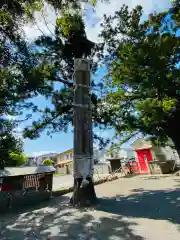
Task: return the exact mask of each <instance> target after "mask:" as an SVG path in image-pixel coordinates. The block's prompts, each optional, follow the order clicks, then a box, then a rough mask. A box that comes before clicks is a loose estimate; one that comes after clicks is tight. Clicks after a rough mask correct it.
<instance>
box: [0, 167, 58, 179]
mask: <svg viewBox="0 0 180 240" xmlns="http://www.w3.org/2000/svg"><path fill="white" fill-rule="evenodd" d="M55 171H56V169H55V168H54V167H53V166H37V167H6V168H4V169H2V170H0V177H10V176H20V175H31V174H38V173H48V172H55Z"/></svg>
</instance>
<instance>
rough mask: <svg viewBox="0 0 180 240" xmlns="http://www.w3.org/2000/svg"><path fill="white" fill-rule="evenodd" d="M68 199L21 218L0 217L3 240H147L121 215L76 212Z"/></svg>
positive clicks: (53, 202)
mask: <svg viewBox="0 0 180 240" xmlns="http://www.w3.org/2000/svg"><path fill="white" fill-rule="evenodd" d="M68 200H69V198H68V197H66V196H62V197H57V198H55V199H53V200H52V201H51V202H48V208H40V207H39V209H38V207H37V209H38V210H37V209H36V210H35V209H33V208H31V209H29V211H28V212H27V211H26V212H24V213H23V212H22V213H21V215H19V214H16V215H13V214H12V216H11V214H9V215H4V217H3V216H1V218H0V233H1V235H0V239H1V240H20V239H26V240H32V239H33V240H35V239H38V240H42V239H44V240H48V239H49V240H50V239H51V240H57V239H62V240H63V239H66V240H76V239H77V240H81V239H83V240H85V239H86V240H105V239H107V240H108V239H109V240H113V239H116V240H118V239H119V240H120V239H123V240H130V239H132V240H143V239H144V238H143V237H141V236H138V235H136V234H135V233H134V232H133V230H132V228H133V226H135V225H136V224H135V223H134V222H132V221H129V220H127V219H126V220H125V219H124V218H123V217H122V216H113V215H111V216H108V214H107V213H104V214H103V213H101V215H100V216H99V215H98V214H97V211H95V210H94V209H88V210H87V209H74V208H71V207H70V206H69V205H68V204H67V202H68ZM44 204H45V203H44ZM44 204H43V205H44ZM46 204H47V203H46ZM103 204H104V203H103ZM105 204H106V203H105ZM41 207H42V205H41ZM44 207H45V205H44ZM32 210H33V211H32ZM6 219H9V220H6Z"/></svg>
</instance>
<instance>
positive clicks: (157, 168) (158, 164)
mask: <svg viewBox="0 0 180 240" xmlns="http://www.w3.org/2000/svg"><path fill="white" fill-rule="evenodd" d="M132 148H133V150H134V151H135V155H136V162H134V163H130V167H131V172H133V173H137V174H149V173H168V172H171V171H172V169H173V166H174V165H175V163H176V162H177V161H178V156H177V153H175V152H174V150H173V149H172V148H170V147H168V146H167V147H157V146H154V145H153V144H152V143H151V141H148V140H145V139H138V140H136V141H135V142H133V144H132Z"/></svg>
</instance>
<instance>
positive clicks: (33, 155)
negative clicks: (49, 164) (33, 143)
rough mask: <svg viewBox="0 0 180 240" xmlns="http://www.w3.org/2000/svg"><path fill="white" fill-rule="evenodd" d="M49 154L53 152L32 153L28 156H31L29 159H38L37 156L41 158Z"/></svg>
mask: <svg viewBox="0 0 180 240" xmlns="http://www.w3.org/2000/svg"><path fill="white" fill-rule="evenodd" d="M49 153H55V151H51V152H50V151H39V152H32V153H30V154H28V156H31V157H39V156H42V155H46V154H49Z"/></svg>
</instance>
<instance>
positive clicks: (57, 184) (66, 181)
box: [53, 174, 109, 190]
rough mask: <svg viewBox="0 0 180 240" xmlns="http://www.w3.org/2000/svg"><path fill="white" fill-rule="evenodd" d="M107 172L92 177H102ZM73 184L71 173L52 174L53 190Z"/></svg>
mask: <svg viewBox="0 0 180 240" xmlns="http://www.w3.org/2000/svg"><path fill="white" fill-rule="evenodd" d="M107 175H109V174H98V175H97V174H95V175H94V179H95V180H96V179H98V178H102V177H104V176H107ZM72 186H73V177H72V175H65V176H54V177H53V190H58V189H61V188H68V187H72Z"/></svg>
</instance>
